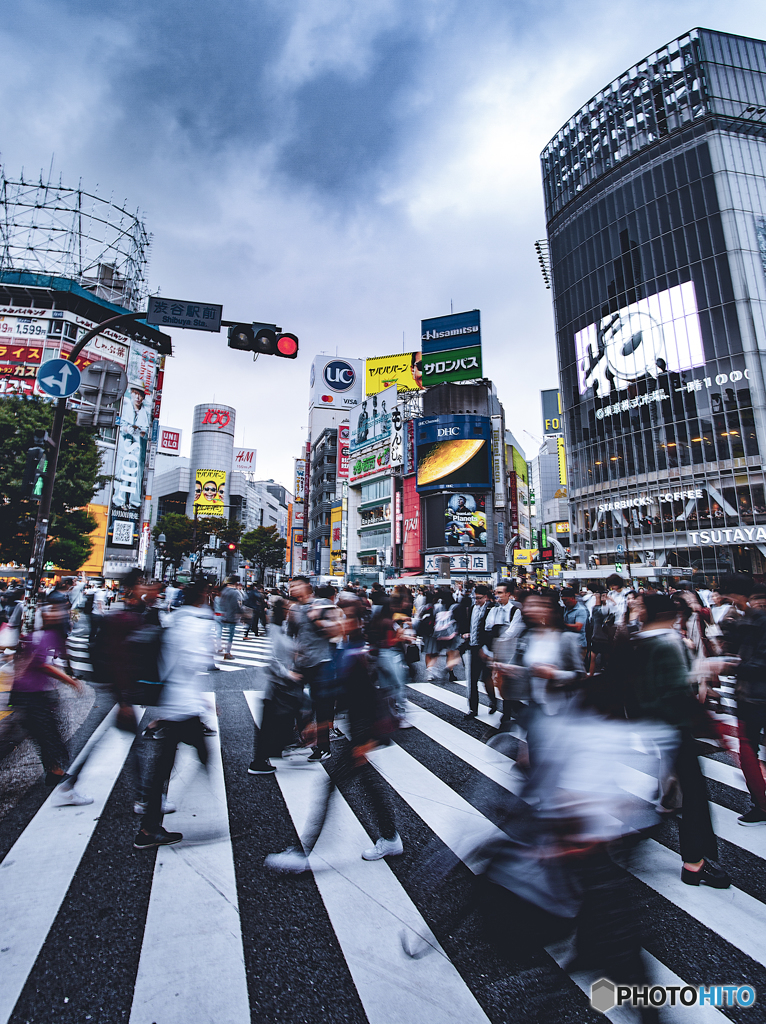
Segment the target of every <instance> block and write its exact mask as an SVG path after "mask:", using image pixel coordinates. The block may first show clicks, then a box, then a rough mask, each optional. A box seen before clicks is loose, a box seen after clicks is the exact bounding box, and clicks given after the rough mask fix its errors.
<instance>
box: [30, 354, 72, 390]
mask: <svg viewBox="0 0 766 1024" xmlns="http://www.w3.org/2000/svg"><path fill="white" fill-rule="evenodd" d="M37 384H38V386H39V388H40V390H41V391H43V392H45V394H46V395H50V397H51V398H69V396H70V395H73V394H74V393H75V391H76V390H77V389H78V388H79V386H80V371H79V370H78V369H77V367H76V366H75V365H74V363H70V362H69V360H68V359H49V360H48V362H47V363H43V364H42V366H41V367H40V369H39V370H38V371H37Z"/></svg>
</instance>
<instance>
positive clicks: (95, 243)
mask: <svg viewBox="0 0 766 1024" xmlns="http://www.w3.org/2000/svg"><path fill="white" fill-rule="evenodd" d="M151 242H152V237H151V235H150V234H149V233H148V232H147V230H146V225H145V223H144V221H143V219H142V217H141V214H140V212H139V211H138V210H137V211H136V212H135V214H133V213H130V212H129V211H128V210H127V209H126V208H125V206H124V205H123V206H118V205H117V204H116V203H115V202H114V200H113V198H110V199H102V198H101V197H100V196H98V195H95V194H93V193H90V192H86V191H84V190H83V189H82V187H81V185H78V187H77V188H65V187H64V186H63V185H62V184H61V181H59V183H58V184H54V183H52V182H51V181H50V178H49V180H48V181H47V182H44V181H43V176H42V174H41V175H40V180H39V181H37V182H30V181H25V180H24V174H23V172H22V174H21V177H20V179H19V180H17V181H14V180H11V179H10V178H7V177H6V175H5V171H4V170H3V168H0V274H2V273H4V272H8V271H17V272H27V273H33V274H46V275H50V276H51V277H64V278H69V279H70V280H73V281H76V282H77V283H78V284H79V285H80V286H81V287H82V288H85V289H87V290H88V291H90V292H92V293H93V294H94V295H97V296H98V297H99V298H101V299H105V300H106V301H107V302H112V303H114V304H116V305H119V306H123V307H125V308H126V309H130V310H134V311H138V310H139V309H141V308H142V306H143V305H145V302H146V296H147V294H148V282H147V276H146V275H147V268H148V265H149V251H150V248H151Z"/></svg>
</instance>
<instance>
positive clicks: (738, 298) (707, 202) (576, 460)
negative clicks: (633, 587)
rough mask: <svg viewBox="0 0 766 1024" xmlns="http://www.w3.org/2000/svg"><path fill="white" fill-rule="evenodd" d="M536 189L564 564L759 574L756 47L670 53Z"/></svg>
mask: <svg viewBox="0 0 766 1024" xmlns="http://www.w3.org/2000/svg"><path fill="white" fill-rule="evenodd" d="M542 172H543V183H544V192H545V204H546V216H547V230H548V243H549V250H550V262H551V277H552V288H553V301H554V310H555V320H556V332H557V348H558V359H559V376H560V386H561V399H562V420H563V427H564V434H565V438H566V444H567V453H568V461H569V499H570V513H571V525H572V536H571V546H572V551H573V553H574V554H576V556H577V559H578V561H579V562H580V563H582V564H586V565H587V564H588V563H589V562H590V563H591V564H593V563H594V562H598V563H600V564H609V563H614V562H624V561H633V562H635V561H639V562H643V563H646V564H656V565H658V566H659V565H675V566H684V567H689V566H690V567H692V568H694V569H697V570H700V571H703V572H706V573H710V574H716V573H720V572H722V571H725V570H730V569H738V570H743V571H746V572H751V573H753V574H756V575H759V574H762V573H763V572H764V568H765V567H766V557H765V556H766V499H765V497H764V474H763V469H762V453H763V452H764V450H765V446H766V433H765V432H764V430H765V425H766V424H765V421H764V413H765V406H764V365H763V358H762V355H761V353H762V352H763V351H766V315H765V314H766V43H764V42H762V41H760V40H753V39H744V38H740V37H736V36H731V35H725V34H722V33H717V32H711V31H708V30H705V29H695V30H693V31H691V32H689V33H688V34H687V35H686V36H684V37H682V38H680V39H677V40H675V41H673V42H671V43H669V44H668V45H667V46H665V47H663V48H662V49H661V50H658V51H657V52H656V53H654V54H652V55H650V56H649V57H647V58H646V59H645V60H643V61H641V62H640V63H639V64H637V65H636V66H635V67H633V68H631V69H629V70H628V71H626V72H625V74H623V75H621V76H620V77H619V78H618V79H616V80H615V81H614V82H612V83H610V84H609V85H608V86H606V87H605V88H604V89H603V90H602V91H601V92H600V93H598V94H597V95H596V96H595V97H593V99H591V100H590V101H589V102H588V103H587V104H585V106H583V107H582V109H581V110H579V111H578V112H577V113H576V114H575V115H574V116H573V117H572V118H571V119H570V120H569V121H568V122H567V124H565V125H564V126H563V127H562V128H561V130H560V131H559V132H558V133H557V134H556V136H555V137H554V138H553V139H552V140H551V141H550V143H549V144H548V145H547V146H546V147H545V150H544V151H543V153H542Z"/></svg>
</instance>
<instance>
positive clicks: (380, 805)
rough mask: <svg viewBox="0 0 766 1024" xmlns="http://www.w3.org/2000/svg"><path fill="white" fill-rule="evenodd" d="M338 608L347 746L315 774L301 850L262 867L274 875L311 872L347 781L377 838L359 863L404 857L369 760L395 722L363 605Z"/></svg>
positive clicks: (345, 599) (349, 601) (271, 858)
mask: <svg viewBox="0 0 766 1024" xmlns="http://www.w3.org/2000/svg"><path fill="white" fill-rule="evenodd" d="M338 603H339V606H340V610H341V612H342V618H341V620H340V622H339V624H338V625H339V628H340V630H341V631H342V635H343V641H344V645H343V649H342V654H341V658H340V664H339V669H338V682H339V687H340V690H341V694H342V695H341V700H342V701H343V704H344V706H345V707H346V708H347V710H348V721H349V731H350V740H349V741H345V740H344V741H339V743H338V754H337V757H336V758H333V761H332V764H331V765H330V768H329V771H328V772H318V773H317V783H316V786H317V788H316V793H315V799H314V801H313V805H312V808H311V811H310V812H309V818H308V822H307V824H306V826H305V828H304V831H303V834H302V836H301V845H300V847H289V848H288V849H287V850H284V851H282V852H281V853H271V854H269V855H268V857H266V860H265V862H264V863H265V866H266V867H267V868H269V869H270V870H272V871H279V872H285V873H291V874H302V873H303V872H305V871H308V870H309V869H310V865H309V855H310V854H311V851H312V850H313V849H314V846H315V845H316V842H317V840H318V839H319V835H320V833H321V831H322V828H323V826H324V823H325V820H326V818H327V811H328V808H329V803H330V798H331V797H332V794H333V792H334V790H335V789H336V788H337V787H338V785H339V784H342V783H345V782H349V781H351V780H358V781H359V782H360V784H361V786H362V787H363V790H364V793H365V795H366V797H367V799H368V801H369V803H370V806H371V809H372V811H373V814H374V817H375V819H376V824H377V827H378V831H379V833H380V837H379V838H378V840H377V842H376V843H375V845H374V846H372V847H370V848H368V849H365V850H364V851H363V852H362V859H363V860H382V859H383V858H384V857H396V856H399V855H400V854H402V853H403V852H404V845H403V843H402V840H401V837H400V836H399V833H398V831H397V828H396V818H395V812H394V805H393V802H392V800H391V797H390V795H389V793H388V790H387V787H386V783H385V782H384V781H383V779H382V778H381V776H380V774H379V773H378V772H377V771H376V770H375V769H374V768H373V766H372V765H371V764H370V763H369V761H368V760H367V754H368V753H369V752H370V751H371V750H372V749H374V748H375V747H376V746H377V745H378V744H379V743H380V742H383V741H386V740H388V738H389V736H390V734H391V732H392V731H393V729H394V728H395V721H394V720H393V717H392V716H391V714H390V707H389V705H388V703H387V701H386V700H385V699H382V697H383V695H382V694H381V693H380V691H379V689H378V687H377V685H376V684H377V680H376V673H375V668H374V664H373V663H372V661H371V658H370V651H369V648H368V647H367V645H366V644H365V642H364V634H363V632H362V622H363V614H362V606H361V602H360V601H359V600H358V599H357V598H355V597H352V596H350V595H346V594H345V593H344V594H342V595H341V596H340V598H339V602H338Z"/></svg>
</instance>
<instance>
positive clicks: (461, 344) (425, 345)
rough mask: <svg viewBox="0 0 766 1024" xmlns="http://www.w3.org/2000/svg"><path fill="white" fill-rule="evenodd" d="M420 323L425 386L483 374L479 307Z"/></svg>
mask: <svg viewBox="0 0 766 1024" xmlns="http://www.w3.org/2000/svg"><path fill="white" fill-rule="evenodd" d="M420 326H421V333H420V338H421V346H422V356H423V358H422V362H423V386H424V387H432V386H433V385H434V384H444V383H455V382H456V381H461V380H479V379H480V378H481V377H482V376H483V370H482V363H481V313H480V312H479V310H478V309H470V310H467V311H466V312H464V313H450V315H449V316H435V317H431V318H430V319H429V320H421V322H420Z"/></svg>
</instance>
